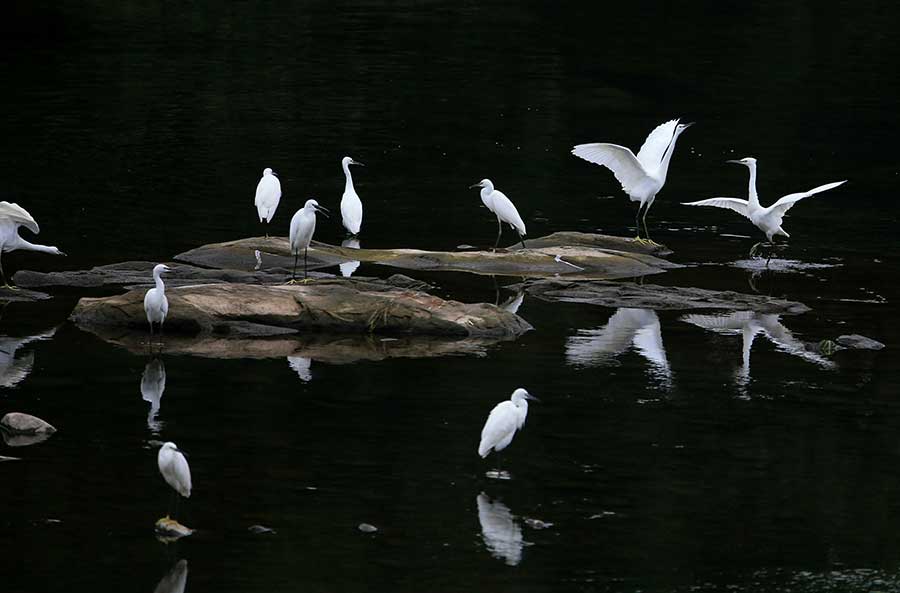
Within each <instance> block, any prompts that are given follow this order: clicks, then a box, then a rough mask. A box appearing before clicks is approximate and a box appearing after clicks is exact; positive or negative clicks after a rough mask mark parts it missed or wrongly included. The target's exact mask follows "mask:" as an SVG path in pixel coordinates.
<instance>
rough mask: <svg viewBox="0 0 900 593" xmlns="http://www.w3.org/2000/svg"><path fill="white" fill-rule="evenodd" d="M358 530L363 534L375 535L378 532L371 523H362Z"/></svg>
mask: <svg viewBox="0 0 900 593" xmlns="http://www.w3.org/2000/svg"><path fill="white" fill-rule="evenodd" d="M357 529H359V530H360V531H362V532H363V533H375V532H376V531H378V528H377V527H375V526H374V525H372V524H371V523H360V524H359V526H358V527H357Z"/></svg>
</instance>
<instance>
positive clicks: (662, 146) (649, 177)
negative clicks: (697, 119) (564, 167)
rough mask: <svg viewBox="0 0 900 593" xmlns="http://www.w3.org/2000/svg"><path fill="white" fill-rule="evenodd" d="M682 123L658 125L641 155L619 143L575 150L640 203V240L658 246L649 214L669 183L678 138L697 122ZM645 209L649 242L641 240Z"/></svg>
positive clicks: (636, 223)
mask: <svg viewBox="0 0 900 593" xmlns="http://www.w3.org/2000/svg"><path fill="white" fill-rule="evenodd" d="M679 121H680V120H678V119H673V120H670V121H667V122H666V123H664V124H660V125H658V126H657V127H656V128H655V129H654V130H653V131H652V132H650V135H649V136H647V139H646V140H645V141H644V144H643V145H642V146H641V149H640V150H639V151H638V153H637V156H635V154H634V153H633V152H631V150H630V149H628V148H625V147H624V146H619V145H618V144H608V143H606V142H595V143H593V144H579V145H578V146H576V147H575V148H573V149H572V154H574V155H575V156H577V157H579V158H582V159H584V160H586V161H589V162H591V163H595V164H597V165H603V166H604V167H606V168H607V169H609V170H610V171H612V172H613V175H615V176H616V179H617V180H618V181H619V183H621V184H622V189H623V190H625V193H626V194H628V197H629V198H631V201H632V202H640V205H639V206H638V211H637V214H635V218H634V224H635V226H637V240H638V241H640V242H645V241H646V242H647V243H650V244H654V245H655V244H656V243H655V242H654V241H652V240H651V239H650V232H649V231H648V230H647V212H648V211H649V210H650V206H652V205H653V200H655V199H656V194H658V193H659V192H660V190H661V189H662V188H663V186H664V185H665V184H666V175H667V174H668V172H669V162H670V161H671V160H672V153H673V152H674V151H675V143H676V142H677V141H678V137H679V136H680V135H681V133H682V132H684V131H685V130H686V129H688V128H689V127H690V126H692V125H693V122H691V123H687V124H682V123H678V122H679ZM642 208H643V210H644V216H643V219H642V220H643V221H644V233H645V234H646V235H647V238H646V240H645V239H642V238H641V225H640V224H639V222H638V217H639V216H640V214H641V209H642Z"/></svg>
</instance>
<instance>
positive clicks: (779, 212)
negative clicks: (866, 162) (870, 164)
mask: <svg viewBox="0 0 900 593" xmlns="http://www.w3.org/2000/svg"><path fill="white" fill-rule="evenodd" d="M728 162H729V163H734V164H737V165H744V166H745V167H747V168H748V169H749V170H750V184H749V189H748V194H749V200H742V199H740V198H710V199H708V200H700V201H699V202H687V203H685V204H684V205H685V206H714V207H716V208H726V209H728V210H733V211H735V212H737V213H738V214H740V215H741V216H744V217H745V218H749V219H750V222H752V223H753V224H754V225H756V228H758V229H759V230H761V231H762V232H763V233H765V235H766V239H767V240H768V241H769V243H771V242H772V240H773V239H774V237H775V235H784V236H785V237H790V235H788V234H787V232H786V231H785V230H784V229H783V228H781V223H782V220H783V219H784V214H785V213H786V212H787V211H788V210H790V209H791V208H792V207H793V206H794V204H796V203H797V202H799V201H800V200H802V199H804V198H808V197H810V196H814V195H816V194H818V193H822V192H823V191H828V190H830V189H834V188H836V187H838V186H839V185H843V184H844V183H847V180H844V181H836V182H834V183H826V184H825V185H820V186H819V187H815V188H813V189H811V190H809V191H805V192H799V193H795V194H788V195H786V196H784V197H782V198H779V199H778V200H777V201H776V202H775V203H774V204H772V205H771V206H768V207H765V208H764V207H763V206H762V205H761V204H760V203H759V195H758V194H757V193H756V159H755V158H753V157H746V158H743V159H740V160H737V161H728ZM758 246H759V243H757V244H756V245H754V246H753V249H751V253H754V252H755V250H756V247H758Z"/></svg>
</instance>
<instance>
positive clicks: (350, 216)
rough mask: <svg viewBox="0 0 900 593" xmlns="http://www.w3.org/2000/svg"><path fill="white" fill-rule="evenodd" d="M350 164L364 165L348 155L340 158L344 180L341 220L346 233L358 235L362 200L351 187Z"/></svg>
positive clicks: (361, 214) (360, 223) (360, 224)
mask: <svg viewBox="0 0 900 593" xmlns="http://www.w3.org/2000/svg"><path fill="white" fill-rule="evenodd" d="M350 165H359V166H360V167H363V166H365V165H363V164H362V163H360V162H359V161H354V160H353V159H352V158H350V157H348V156H345V157H344V158H342V159H341V168H342V169H343V170H344V178H345V180H346V181H345V183H344V195H343V196H342V197H341V220H342V221H343V223H344V228H346V229H347V232H348V233H350V234H351V235H358V234H359V228H360V227H361V226H362V216H363V207H362V200H360V199H359V196H358V195H357V194H356V189H355V188H354V187H353V176H352V175H350Z"/></svg>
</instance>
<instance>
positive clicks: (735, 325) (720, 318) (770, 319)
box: [681, 311, 835, 387]
mask: <svg viewBox="0 0 900 593" xmlns="http://www.w3.org/2000/svg"><path fill="white" fill-rule="evenodd" d="M779 317H780V315H778V314H776V313H756V312H754V311H736V312H734V313H728V314H726V315H700V314H690V315H685V316H684V317H682V318H681V319H682V321H686V322H687V323H690V324H693V325H696V326H697V327H702V328H703V329H706V330H709V331H714V332H717V333H722V334H740V335H741V340H742V342H743V344H742V364H741V367H740V368H739V369H738V371H737V373H736V375H735V379H736V381H737V383H738V385H739V386H741V387H746V386H747V384H748V383H749V382H750V350H751V348H752V347H753V340H754V339H756V336H757V335H759V334H762V335H764V336H765V337H766V338H768V340H769V341H770V342H772V343H773V344H774V345H775V347H776V348H777V349H778V350H780V351H782V352H786V353H788V354H791V355H793V356H798V357H800V358H802V359H804V360H807V361H809V362H811V363H814V364H817V365H819V366H821V367H822V368H826V369H833V368H834V366H835V364H834V362H832V361H831V360H828V359H827V358H825V357H824V356H822V355H821V354H818V353H817V352H813V351H811V350H809V349H808V348H807V347H806V344H805V343H804V342H803V341H801V340H799V339H797V338H796V337H794V334H792V333H791V331H790V330H789V329H788V328H786V327H785V326H784V325H783V324H782V323H781V321H780V320H779Z"/></svg>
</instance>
